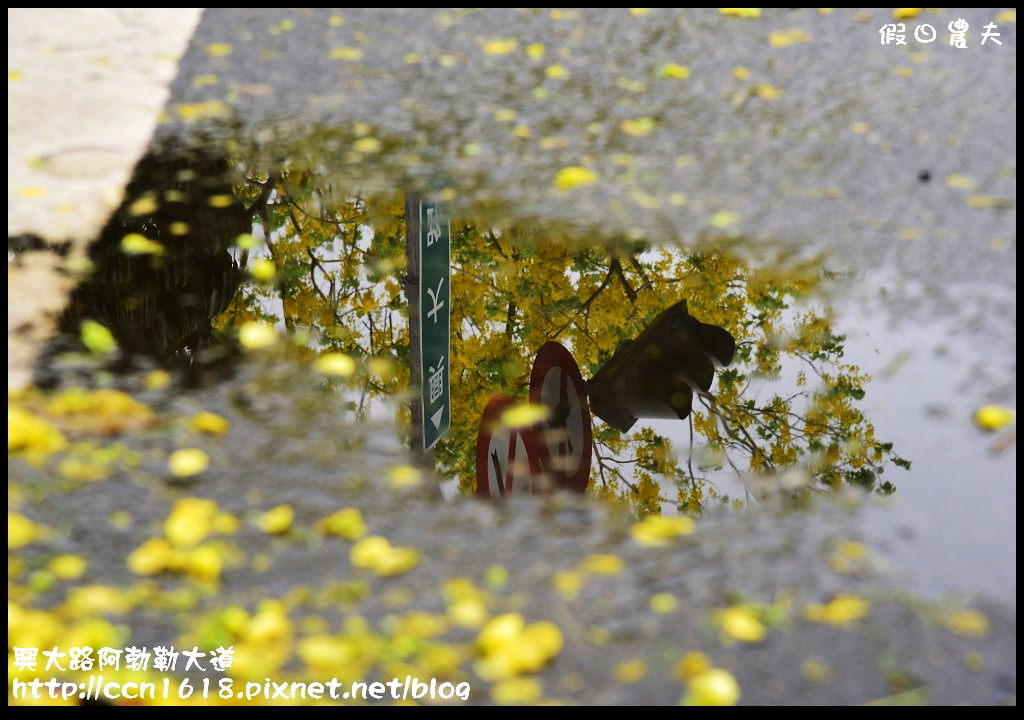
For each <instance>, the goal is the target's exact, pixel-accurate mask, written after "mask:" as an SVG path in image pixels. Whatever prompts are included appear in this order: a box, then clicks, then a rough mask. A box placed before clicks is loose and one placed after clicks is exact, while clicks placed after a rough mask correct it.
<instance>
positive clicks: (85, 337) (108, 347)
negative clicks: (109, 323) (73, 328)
mask: <svg viewBox="0 0 1024 720" xmlns="http://www.w3.org/2000/svg"><path fill="white" fill-rule="evenodd" d="M81 336H82V344H83V345H85V346H86V347H87V348H88V349H89V352H91V353H95V354H96V355H106V354H108V353H112V352H114V351H115V350H117V341H116V340H115V339H114V335H113V333H111V332H110V330H108V329H107V328H106V327H104V326H103V325H100V324H99V323H98V322H96V321H95V320H83V321H82V333H81Z"/></svg>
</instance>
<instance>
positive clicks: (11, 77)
mask: <svg viewBox="0 0 1024 720" xmlns="http://www.w3.org/2000/svg"><path fill="white" fill-rule="evenodd" d="M22 77H24V74H23V73H22V72H21V70H8V71H7V81H8V82H17V81H18V80H21V78H22Z"/></svg>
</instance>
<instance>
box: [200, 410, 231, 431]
mask: <svg viewBox="0 0 1024 720" xmlns="http://www.w3.org/2000/svg"><path fill="white" fill-rule="evenodd" d="M192 427H193V428H194V429H196V430H198V431H199V432H204V433H210V434H211V435H223V434H224V433H226V432H227V431H228V430H230V429H231V422H230V421H229V420H228V419H227V418H226V417H223V416H221V415H218V414H217V413H212V412H208V411H206V410H204V411H203V412H200V413H196V414H195V415H194V416H193V417H192Z"/></svg>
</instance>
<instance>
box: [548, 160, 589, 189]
mask: <svg viewBox="0 0 1024 720" xmlns="http://www.w3.org/2000/svg"><path fill="white" fill-rule="evenodd" d="M595 182H597V173H595V172H594V171H593V170H591V169H589V168H585V167H579V166H569V167H564V168H562V169H561V170H559V171H558V174H557V175H556V176H555V187H557V188H558V189H559V190H572V189H573V188H578V187H581V186H583V185H593V184H594V183H595Z"/></svg>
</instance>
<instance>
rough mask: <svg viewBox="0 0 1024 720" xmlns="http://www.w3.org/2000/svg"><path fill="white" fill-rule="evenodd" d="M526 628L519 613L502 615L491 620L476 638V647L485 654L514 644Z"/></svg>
mask: <svg viewBox="0 0 1024 720" xmlns="http://www.w3.org/2000/svg"><path fill="white" fill-rule="evenodd" d="M525 628H526V621H525V620H524V619H523V616H522V615H520V614H519V613H504V614H503V615H498V616H497V617H494V618H491V620H490V621H488V623H487V624H486V625H485V626H484V628H483V629H482V630H481V631H480V633H479V634H478V635H477V637H476V645H477V647H478V648H479V649H480V650H481V651H483V652H485V653H487V652H491V651H493V650H497V649H500V648H503V647H505V646H506V645H508V644H509V643H513V642H515V641H516V640H517V639H518V638H519V636H520V635H522V633H523V630H524V629H525Z"/></svg>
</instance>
